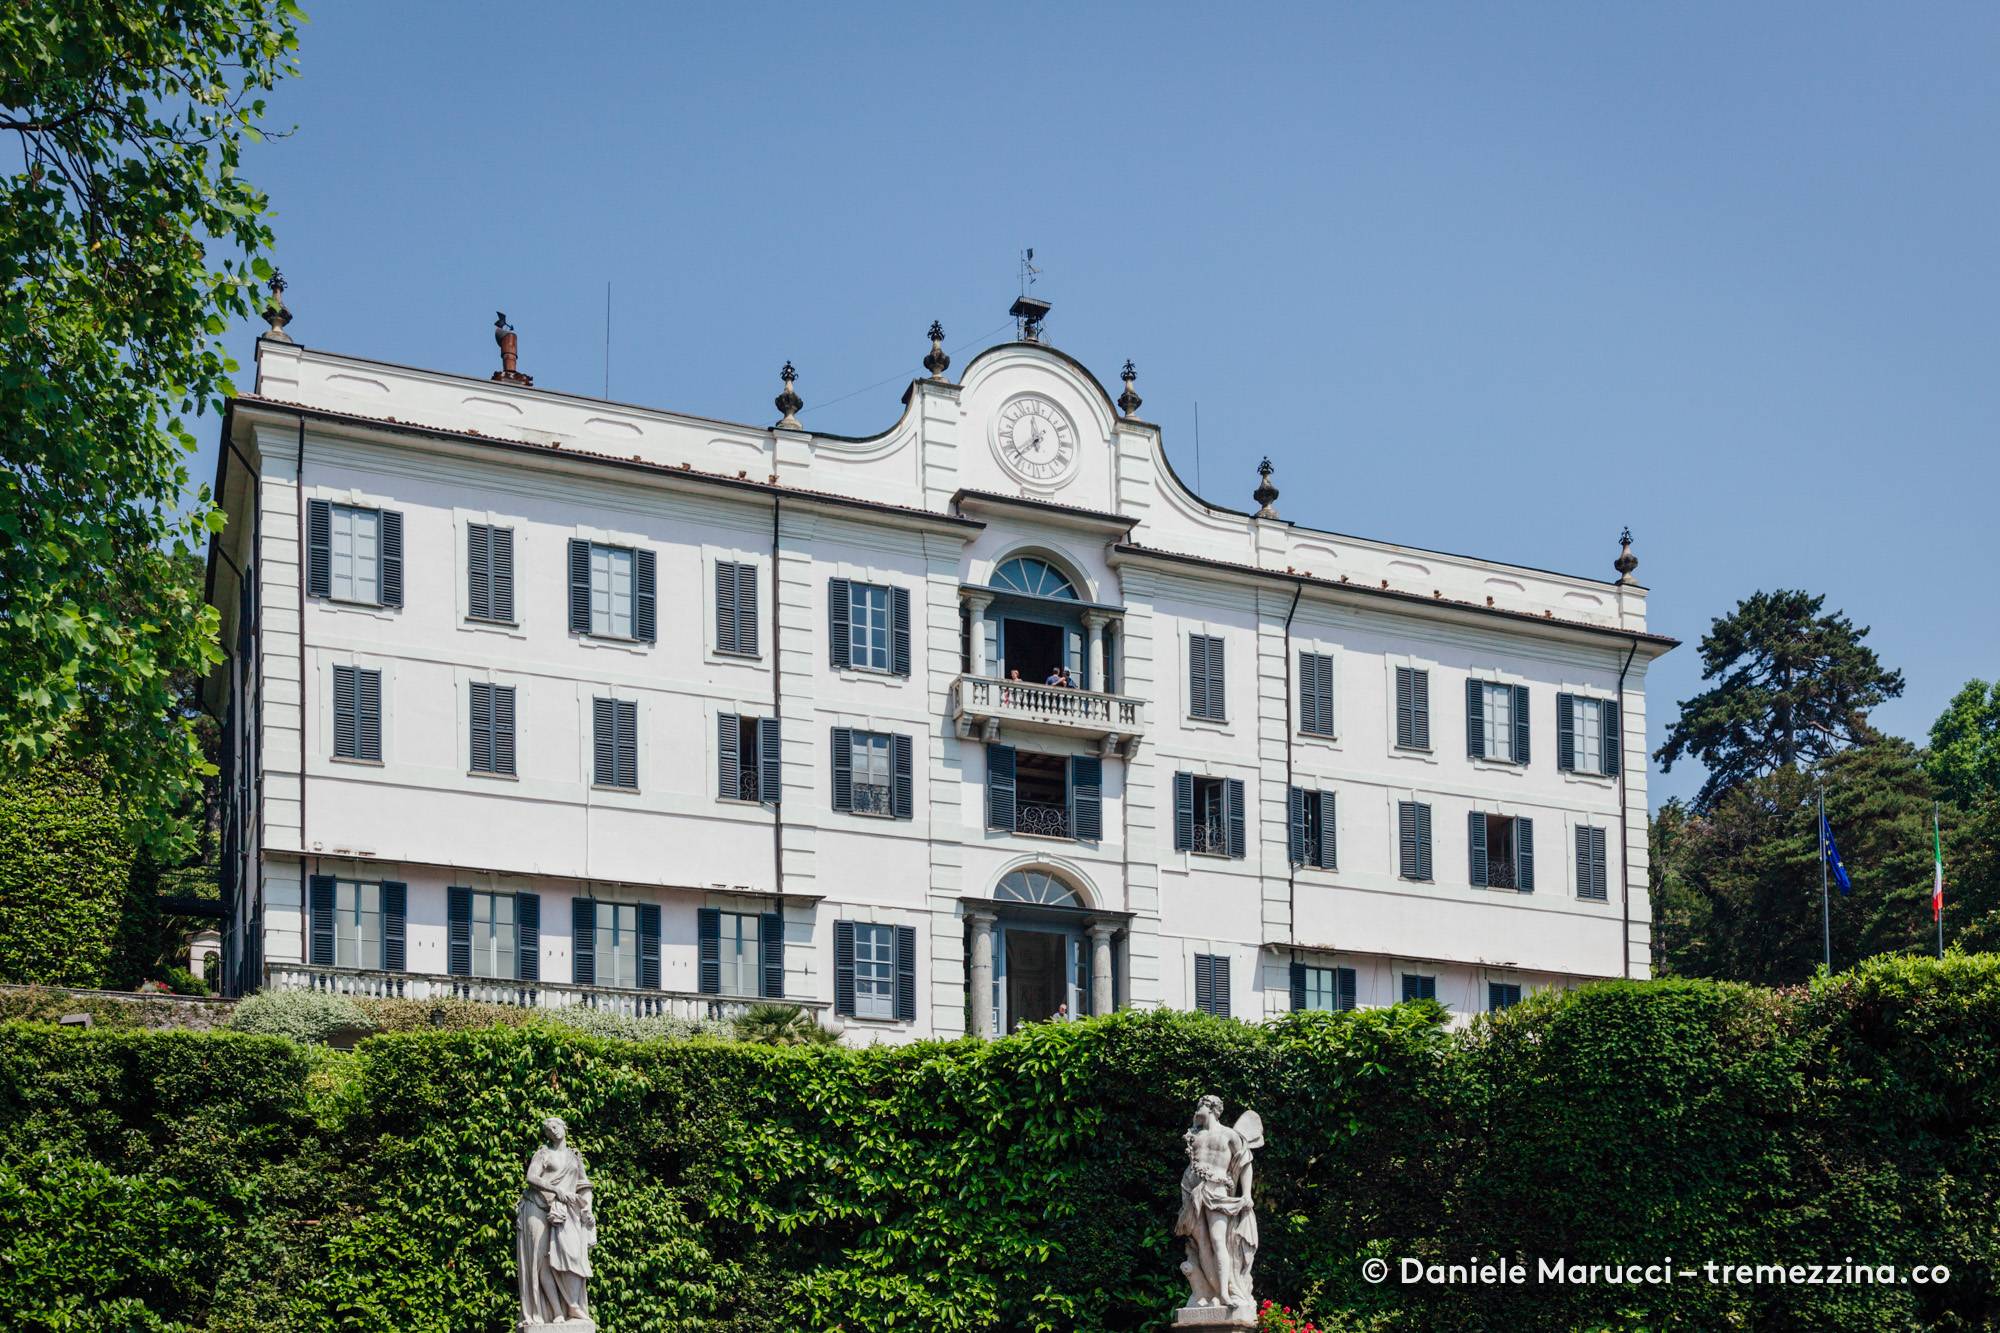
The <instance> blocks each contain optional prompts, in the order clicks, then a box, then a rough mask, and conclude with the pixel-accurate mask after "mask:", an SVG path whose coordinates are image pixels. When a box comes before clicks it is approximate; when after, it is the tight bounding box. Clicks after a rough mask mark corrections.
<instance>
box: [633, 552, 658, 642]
mask: <svg viewBox="0 0 2000 1333" xmlns="http://www.w3.org/2000/svg"><path fill="white" fill-rule="evenodd" d="M656 563H657V562H656V561H655V559H654V556H653V552H651V551H650V550H643V549H635V550H634V551H633V552H632V637H633V638H635V639H637V640H638V641H639V642H641V643H653V642H655V641H656V640H657V639H658V637H659V635H658V627H659V626H658V611H657V608H658V599H657V597H656V596H655V586H656V580H655V573H656Z"/></svg>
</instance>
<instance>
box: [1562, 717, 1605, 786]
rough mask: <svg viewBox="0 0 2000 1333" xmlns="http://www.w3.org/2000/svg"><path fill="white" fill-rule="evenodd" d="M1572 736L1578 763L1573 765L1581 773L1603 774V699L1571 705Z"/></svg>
mask: <svg viewBox="0 0 2000 1333" xmlns="http://www.w3.org/2000/svg"><path fill="white" fill-rule="evenodd" d="M1570 708H1571V717H1572V719H1573V721H1572V728H1571V730H1572V735H1573V736H1574V737H1575V740H1574V744H1575V745H1576V762H1575V764H1574V765H1573V767H1574V768H1576V769H1577V770H1578V771H1580V772H1584V773H1602V772H1603V771H1604V701H1603V700H1602V699H1577V700H1575V701H1573V702H1572V703H1571V705H1570Z"/></svg>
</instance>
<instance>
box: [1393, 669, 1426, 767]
mask: <svg viewBox="0 0 2000 1333" xmlns="http://www.w3.org/2000/svg"><path fill="white" fill-rule="evenodd" d="M1396 748H1397V749H1399V750H1428V749H1430V748H1431V673H1430V672H1428V671H1423V670H1419V669H1418V668H1416V667H1397V668H1396Z"/></svg>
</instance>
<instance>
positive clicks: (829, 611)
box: [826, 579, 854, 1008]
mask: <svg viewBox="0 0 2000 1333" xmlns="http://www.w3.org/2000/svg"><path fill="white" fill-rule="evenodd" d="M853 598H854V589H853V585H852V584H851V583H849V582H848V580H846V579H828V580H827V581H826V618H827V639H828V642H827V650H828V660H829V661H831V662H832V663H833V665H834V666H835V667H838V668H842V669H845V668H847V667H850V666H852V665H853V664H854V661H853V655H854V629H853V623H854V622H853V616H854V602H853ZM850 1008H851V1006H850Z"/></svg>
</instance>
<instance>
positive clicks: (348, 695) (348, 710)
mask: <svg viewBox="0 0 2000 1333" xmlns="http://www.w3.org/2000/svg"><path fill="white" fill-rule="evenodd" d="M357 693H358V687H357V686H356V683H355V674H354V668H353V667H351V666H337V667H335V668H334V669H333V754H334V757H335V758H336V759H359V758H360V757H361V751H360V748H359V746H358V744H357V743H356V741H355V734H356V717H357V711H356V710H357V704H356V696H357Z"/></svg>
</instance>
